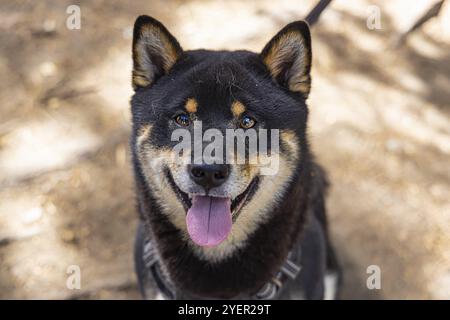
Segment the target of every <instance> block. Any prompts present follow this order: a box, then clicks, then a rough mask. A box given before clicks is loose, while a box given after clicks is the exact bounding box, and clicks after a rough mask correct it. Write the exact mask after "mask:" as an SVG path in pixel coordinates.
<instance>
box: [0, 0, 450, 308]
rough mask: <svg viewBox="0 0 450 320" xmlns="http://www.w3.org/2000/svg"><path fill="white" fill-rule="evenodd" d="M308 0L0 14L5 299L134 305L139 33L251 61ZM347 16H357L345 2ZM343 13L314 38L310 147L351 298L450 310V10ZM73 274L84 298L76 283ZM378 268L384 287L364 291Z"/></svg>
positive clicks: (56, 6) (0, 257) (20, 9)
mask: <svg viewBox="0 0 450 320" xmlns="http://www.w3.org/2000/svg"><path fill="white" fill-rule="evenodd" d="M313 3H314V1H297V0H296V1H294V0H287V1H277V5H276V6H275V5H274V2H273V1H268V0H262V1H245V2H244V1H155V0H154V1H133V2H132V4H125V3H122V2H120V1H95V3H94V2H91V1H89V2H88V1H79V2H78V4H79V5H80V8H81V16H82V25H81V29H80V30H68V29H67V28H66V27H65V20H66V18H67V16H68V15H67V14H66V8H67V6H68V5H71V4H73V1H39V2H38V1H15V3H12V2H10V1H0V74H1V75H2V77H1V79H0V298H3V299H5V298H14V299H15V298H44V299H54V298H57V299H71V298H81V299H96V298H100V299H106V298H112V299H122V298H126V299H135V298H139V294H138V292H137V288H136V280H135V277H134V273H133V262H132V243H133V237H134V230H135V227H136V222H137V214H136V212H135V203H134V196H133V181H132V176H131V168H130V162H129V152H128V144H127V139H128V134H129V128H130V123H129V122H130V121H129V119H130V114H129V97H130V95H131V94H132V91H131V88H130V72H131V71H130V70H131V59H130V53H131V52H130V47H131V30H132V29H131V28H132V24H133V22H134V19H135V17H136V16H137V15H139V14H143V13H146V14H150V15H153V16H154V17H156V18H158V19H160V20H162V21H163V22H164V23H165V24H166V26H167V27H168V28H169V29H170V30H171V31H172V32H173V33H174V34H175V35H176V36H177V37H178V39H179V40H180V42H181V44H182V46H183V47H184V48H186V49H192V48H199V47H206V48H212V49H223V48H225V49H241V48H245V49H250V50H256V51H259V50H260V49H261V48H262V47H263V45H264V44H265V42H266V41H268V40H269V39H270V37H271V36H272V35H273V34H275V32H276V31H277V30H278V29H280V28H281V27H282V26H283V25H285V24H286V23H288V22H290V21H293V20H296V19H299V18H302V17H303V16H304V15H305V13H306V12H307V11H308V10H309V9H310V8H311V6H312V4H313ZM350 3H351V4H350ZM373 3H374V4H375V5H378V6H379V8H380V9H381V29H375V30H370V29H369V28H368V27H367V25H366V20H367V17H368V14H370V9H368V5H369V4H370V3H369V2H366V1H358V2H356V1H352V2H350V1H343V0H342V1H339V0H337V1H335V2H334V3H333V5H332V6H331V8H330V9H328V10H327V11H326V12H325V13H324V15H323V16H322V18H321V21H320V23H319V24H317V25H316V26H314V28H313V47H314V51H313V52H314V66H313V89H312V94H311V98H310V101H309V105H310V109H311V122H310V133H311V138H312V145H313V149H314V151H315V153H316V155H317V158H318V160H319V161H320V162H321V163H322V164H323V165H324V166H325V167H326V169H327V171H328V173H329V175H330V180H331V182H332V188H331V191H330V195H329V201H328V209H329V215H330V223H331V233H332V237H333V241H334V242H335V246H336V249H337V251H338V253H339V256H340V258H341V260H342V264H343V267H344V275H345V282H344V287H343V298H346V299H354V298H358V299H361V298H368V299H393V298H402V299H406V298H408V299H411V298H419V299H426V298H432V299H444V298H447V299H448V298H450V203H449V198H450V170H449V168H450V164H449V154H450V33H449V32H450V31H449V30H450V4H447V6H446V7H444V9H443V12H442V13H441V16H440V17H439V18H437V19H435V20H433V21H431V22H430V23H428V24H427V25H426V26H425V27H424V28H423V29H422V30H420V31H419V32H417V33H416V34H414V35H412V36H411V37H410V38H409V39H408V41H407V43H406V44H405V45H403V46H402V47H400V48H398V49H394V48H393V47H392V45H391V44H392V40H393V38H395V35H397V34H398V33H399V32H400V31H402V30H405V29H406V28H407V26H408V25H410V24H411V23H412V21H413V20H414V19H415V18H417V15H418V14H419V13H420V11H423V8H425V7H427V6H429V5H430V3H431V1H417V2H415V3H417V4H416V5H415V6H412V5H411V2H409V1H400V0H396V1H389V2H388V1H373ZM70 265H77V266H79V267H80V269H81V289H80V290H69V289H68V288H67V286H66V281H67V277H68V274H67V268H68V267H69V266H70ZM370 265H377V266H379V267H380V270H381V274H382V281H381V285H382V287H381V289H380V290H369V289H367V287H366V279H367V277H368V276H369V275H368V274H367V273H366V270H367V267H368V266H370Z"/></svg>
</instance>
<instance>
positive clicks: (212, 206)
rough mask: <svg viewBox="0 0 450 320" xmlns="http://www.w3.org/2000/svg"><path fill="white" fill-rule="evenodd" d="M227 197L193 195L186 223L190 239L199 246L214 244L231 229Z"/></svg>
mask: <svg viewBox="0 0 450 320" xmlns="http://www.w3.org/2000/svg"><path fill="white" fill-rule="evenodd" d="M230 205H231V201H230V199H229V198H217V197H208V196H194V197H193V198H192V207H191V208H190V209H189V210H188V212H187V216H186V224H187V229H188V232H189V235H190V236H191V239H192V241H194V242H195V243H196V244H198V245H200V246H216V245H218V244H219V243H221V242H222V241H224V240H225V239H226V238H227V236H228V234H229V233H230V231H231V210H230Z"/></svg>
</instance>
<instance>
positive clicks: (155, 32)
mask: <svg viewBox="0 0 450 320" xmlns="http://www.w3.org/2000/svg"><path fill="white" fill-rule="evenodd" d="M182 53H183V50H182V49H181V46H180V44H179V43H178V41H177V40H176V39H175V37H174V36H172V35H171V34H170V32H169V31H168V30H167V29H166V28H165V27H164V26H163V24H162V23H161V22H159V21H158V20H156V19H153V18H151V17H149V16H140V17H138V18H137V19H136V22H135V23H134V30H133V80H132V84H133V88H134V89H135V90H136V89H137V88H142V87H147V86H150V85H152V84H153V83H154V82H155V81H156V80H157V79H158V78H159V77H161V76H163V75H165V74H167V73H169V71H170V69H171V68H172V66H173V65H174V64H175V62H177V60H178V59H179V58H180V57H181V55H182Z"/></svg>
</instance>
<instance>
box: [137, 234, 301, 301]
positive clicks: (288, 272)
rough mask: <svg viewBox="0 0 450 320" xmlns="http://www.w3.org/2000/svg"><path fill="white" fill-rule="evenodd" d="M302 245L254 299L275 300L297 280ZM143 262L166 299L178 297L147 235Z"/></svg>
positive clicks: (290, 253)
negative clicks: (287, 285) (291, 282)
mask: <svg viewBox="0 0 450 320" xmlns="http://www.w3.org/2000/svg"><path fill="white" fill-rule="evenodd" d="M300 262H301V247H300V245H299V244H297V245H295V246H294V248H293V249H292V250H291V251H290V252H289V254H288V256H287V259H286V261H285V262H284V264H283V265H282V266H281V268H280V270H279V271H278V272H277V273H276V274H275V275H274V276H273V277H272V279H271V280H270V281H269V282H267V283H266V284H265V285H264V286H263V287H262V288H261V289H260V290H259V291H258V292H257V293H256V294H254V295H252V296H250V297H249V298H250V299H252V300H273V299H277V297H279V295H280V294H281V293H282V291H283V288H284V287H285V286H286V284H287V283H288V282H289V281H293V280H295V279H296V278H297V277H298V275H299V274H300V271H301V269H302V267H301V264H300ZM143 263H144V267H145V268H146V270H149V271H150V272H151V275H152V276H153V278H154V280H155V282H156V285H157V286H158V289H159V290H160V291H161V293H162V294H163V296H164V298H166V299H177V298H178V297H177V290H176V289H175V286H174V285H173V283H172V282H171V280H170V278H169V276H168V275H167V273H166V272H165V271H164V269H163V267H162V265H161V263H160V261H159V256H158V253H157V251H156V248H155V246H154V244H153V243H152V242H151V240H150V239H148V238H147V237H145V238H144V243H143Z"/></svg>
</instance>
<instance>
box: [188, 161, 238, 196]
mask: <svg viewBox="0 0 450 320" xmlns="http://www.w3.org/2000/svg"><path fill="white" fill-rule="evenodd" d="M188 170H189V175H190V176H191V179H192V180H193V181H194V182H195V183H196V184H198V185H200V186H202V187H203V188H205V190H206V191H208V190H209V189H211V188H214V187H218V186H220V185H221V184H222V183H224V182H225V181H226V180H227V178H228V176H229V171H230V170H229V168H228V165H226V164H200V165H189V167H188Z"/></svg>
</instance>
